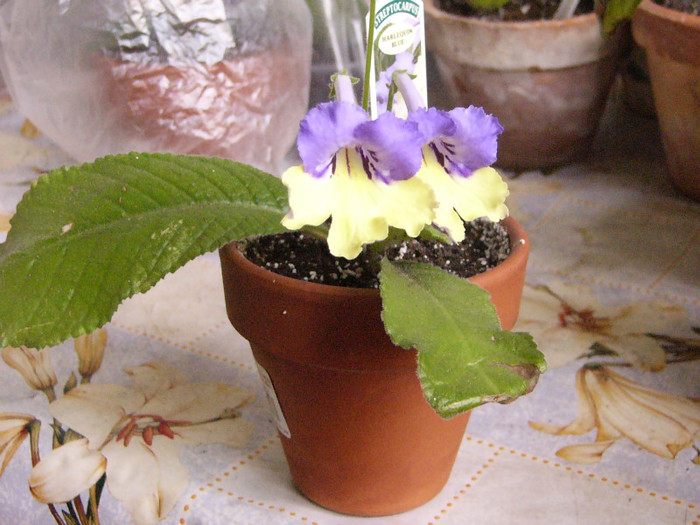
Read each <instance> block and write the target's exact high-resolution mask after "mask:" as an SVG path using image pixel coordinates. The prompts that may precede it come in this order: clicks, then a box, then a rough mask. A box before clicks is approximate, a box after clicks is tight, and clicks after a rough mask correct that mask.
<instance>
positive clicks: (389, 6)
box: [367, 0, 428, 118]
mask: <svg viewBox="0 0 700 525" xmlns="http://www.w3.org/2000/svg"><path fill="white" fill-rule="evenodd" d="M424 20H425V19H424V14H423V2H422V0H377V10H376V14H375V17H374V37H373V41H372V42H368V43H367V45H368V46H371V49H372V68H371V73H370V75H371V76H370V79H371V80H370V83H369V107H370V115H371V116H372V118H377V115H380V114H381V113H384V112H385V111H387V107H390V108H391V110H392V112H393V113H395V114H396V115H397V116H399V117H406V115H407V114H408V111H407V109H406V104H405V103H404V101H403V98H402V97H401V94H400V93H399V92H398V91H396V90H395V88H392V87H391V76H392V74H393V73H394V71H406V72H407V73H408V74H409V75H411V77H412V78H413V82H414V84H415V86H416V88H417V89H418V92H419V93H420V94H421V95H422V96H423V100H424V102H425V105H426V107H427V106H428V88H427V81H426V68H425V24H424ZM369 24H370V21H369V20H368V21H367V29H368V34H369V27H370V26H369ZM390 99H391V100H390Z"/></svg>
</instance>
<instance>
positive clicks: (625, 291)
mask: <svg viewBox="0 0 700 525" xmlns="http://www.w3.org/2000/svg"><path fill="white" fill-rule="evenodd" d="M23 122H24V119H23V117H22V116H21V115H19V114H18V113H17V112H16V110H15V109H14V107H13V106H12V103H11V102H10V101H9V99H7V98H5V99H2V100H0V152H1V153H0V240H2V238H4V232H6V231H7V229H8V227H9V225H8V220H9V217H10V216H11V214H12V213H13V211H14V208H15V205H16V203H17V202H18V200H19V199H20V197H21V195H22V193H23V192H24V191H25V190H26V189H27V188H28V185H29V183H30V182H31V180H33V179H34V178H36V177H37V176H38V173H40V172H42V171H45V170H47V169H50V168H53V167H56V166H59V165H61V164H63V163H70V162H71V160H70V158H68V157H67V156H66V155H65V154H63V153H62V152H61V151H59V150H58V149H57V148H56V147H55V146H54V145H53V144H52V143H51V141H49V140H48V139H47V138H46V137H43V136H39V137H34V138H31V137H25V136H22V134H21V133H20V129H21V127H22V124H23ZM505 175H506V176H509V177H510V180H509V184H510V187H511V195H510V197H509V200H508V204H509V207H510V210H511V213H512V215H513V216H515V217H516V218H518V219H519V220H520V221H521V222H522V223H523V225H524V226H525V228H526V229H527V231H528V232H529V235H530V238H531V245H532V254H531V258H530V263H529V267H528V277H527V285H526V290H525V296H524V301H523V306H522V309H521V321H520V322H519V328H521V329H526V330H532V332H533V333H534V334H535V337H536V339H537V341H538V343H539V345H540V347H541V349H542V351H543V352H544V353H545V354H546V356H547V359H548V362H549V364H550V369H549V370H548V371H547V372H546V373H545V374H544V375H543V376H542V378H541V380H540V383H539V385H538V386H537V388H536V389H535V391H534V392H533V393H532V394H531V395H529V396H526V397H524V398H522V399H520V400H518V401H517V402H515V403H512V404H510V405H489V406H484V407H480V408H478V409H476V410H474V411H473V414H472V418H471V421H470V423H469V426H468V428H467V432H466V435H465V437H464V440H463V443H462V446H461V449H460V452H459V455H458V458H457V462H456V464H455V467H454V470H453V473H452V476H451V477H450V479H449V482H448V483H447V485H446V487H445V488H444V490H443V491H442V492H441V493H440V494H439V495H438V496H437V497H435V498H434V499H433V500H432V501H430V502H429V503H427V504H425V505H424V506H422V507H420V508H418V509H415V510H412V511H410V512H407V513H404V514H401V515H397V516H392V517H388V518H356V517H350V516H344V515H339V514H335V513H333V512H329V511H327V510H324V509H322V508H320V507H318V506H316V505H314V504H313V503H310V502H309V501H307V500H306V499H305V498H304V497H302V496H301V495H300V494H299V493H298V492H297V491H296V490H295V488H294V486H293V485H292V483H291V481H290V476H289V471H288V469H287V466H286V464H285V460H284V457H283V454H282V450H281V446H280V441H279V439H278V437H277V431H276V428H275V425H274V423H273V420H272V418H271V417H270V415H269V414H270V412H269V411H268V407H267V405H266V398H265V394H264V392H263V389H262V386H261V383H260V381H259V378H258V375H257V371H256V368H255V364H254V361H253V359H252V357H251V354H250V351H249V348H248V344H247V342H246V341H245V340H243V339H242V338H241V337H240V336H239V335H238V334H237V333H236V332H235V331H234V330H233V329H232V328H231V326H230V325H229V323H228V321H227V319H226V314H225V310H224V303H223V294H222V290H221V283H220V275H219V267H218V264H219V263H218V260H217V258H216V256H215V255H214V254H207V255H205V256H202V257H200V258H198V259H196V260H195V261H193V262H191V263H190V264H188V265H187V266H185V267H184V268H182V269H181V270H179V271H178V272H176V273H175V274H173V275H171V276H169V277H167V278H166V279H165V280H164V281H162V282H161V283H159V284H158V285H157V286H156V287H155V288H154V289H152V290H151V291H149V292H148V293H146V294H143V295H140V296H137V297H134V298H132V299H130V300H128V301H127V302H126V303H124V304H123V305H122V307H121V308H120V309H119V311H118V312H117V313H116V315H115V316H114V318H113V320H112V322H110V323H109V324H108V325H107V327H106V329H107V332H108V341H107V349H106V351H105V359H104V363H103V365H102V367H101V369H100V370H99V372H98V373H97V374H96V375H95V376H94V377H93V382H98V383H119V384H123V385H130V384H131V382H130V378H129V377H128V376H127V375H126V374H125V373H124V369H125V368H129V367H134V366H137V365H140V364H143V363H146V362H152V361H162V362H166V363H168V364H169V365H171V366H173V367H175V368H177V369H179V370H180V371H181V372H182V373H183V374H184V376H185V378H186V380H187V381H189V382H207V381H220V382H225V383H229V384H231V385H235V386H239V387H241V388H244V389H246V390H249V391H251V392H253V393H254V394H255V399H254V401H252V402H251V403H250V404H248V405H247V406H245V407H243V408H242V410H241V412H242V416H243V417H244V418H245V419H246V420H247V421H249V422H250V423H251V424H252V434H251V436H250V439H249V440H248V442H247V444H246V445H244V446H238V447H230V446H224V445H220V444H209V445H195V446H183V447H181V449H180V461H181V462H182V465H184V467H185V470H186V471H187V472H188V473H189V477H188V481H187V483H186V489H185V490H184V492H183V493H182V494H181V496H180V497H179V499H178V500H177V502H176V503H175V505H174V507H173V508H172V509H171V510H170V511H169V512H168V513H167V515H166V516H165V517H164V521H165V522H166V523H180V524H216V523H236V524H256V525H257V524H260V523H289V524H295V523H296V524H303V523H308V524H312V523H315V524H319V525H334V524H338V525H340V524H346V523H347V524H350V523H360V522H373V521H374V522H377V523H397V524H399V523H401V524H426V525H427V524H431V523H432V524H436V525H437V524H448V523H460V524H461V523H479V524H488V523H498V524H500V523H515V522H517V523H591V524H593V523H595V524H602V523H611V524H612V523H614V524H620V523H666V524H680V523H700V489H699V488H698V487H700V462H699V461H698V459H697V457H698V449H697V448H695V447H696V446H697V445H700V444H699V443H696V442H695V440H696V439H697V438H699V437H700V434H699V433H698V428H699V425H700V405H698V403H697V400H698V399H699V398H700V362H699V361H698V360H699V359H700V353H699V352H698V339H699V338H700V334H698V333H697V332H695V333H694V332H693V331H692V327H693V326H695V327H698V326H700V293H699V291H700V220H699V219H700V206H698V204H697V203H693V202H692V201H690V200H688V199H686V198H684V197H683V196H681V195H680V194H679V193H677V192H676V191H675V190H674V188H673V187H672V185H671V184H670V182H669V179H668V176H667V171H666V168H665V165H664V160H663V153H662V149H661V146H660V141H659V137H658V130H657V127H656V123H655V121H654V120H649V119H645V118H641V117H639V116H636V115H634V114H631V113H629V112H628V111H626V110H625V109H624V107H622V106H621V105H620V104H618V103H616V102H615V100H613V103H611V104H610V105H609V107H608V110H607V112H606V118H605V120H604V122H603V125H602V127H601V130H600V133H599V136H598V139H597V141H596V143H595V146H594V148H593V151H592V153H591V156H590V158H589V159H588V160H587V161H585V162H583V163H577V164H574V165H570V166H567V167H564V168H561V169H558V170H556V171H555V172H553V173H549V174H546V175H545V174H543V173H541V172H539V171H532V172H526V173H522V174H519V175H518V176H517V177H514V176H513V177H511V176H512V175H513V174H509V173H505ZM0 293H2V291H1V290H0ZM554 294H556V297H555V295H554ZM562 302H566V303H567V304H568V305H569V306H570V307H571V308H574V309H577V311H578V312H579V313H582V315H583V316H584V317H585V316H586V315H587V314H586V312H587V311H588V312H591V311H592V315H593V316H594V317H596V318H598V319H600V318H606V322H605V323H604V324H605V327H604V329H601V330H599V331H598V332H596V333H593V334H591V333H590V332H589V333H584V332H581V331H579V330H578V328H577V327H578V325H577V324H576V323H575V322H569V323H567V324H566V326H563V325H562V323H561V317H560V315H559V314H561V313H562ZM570 321H572V319H570ZM573 321H575V320H573ZM599 328H600V327H599ZM650 332H653V333H655V334H660V335H664V336H672V337H677V338H681V339H676V340H675V343H676V344H675V345H671V344H670V343H669V340H666V343H667V344H666V347H665V349H664V348H663V347H662V346H661V345H659V344H657V343H653V344H651V345H650V344H649V341H650V340H649V338H648V337H646V336H643V335H640V334H645V333H650ZM652 341H657V342H658V341H660V340H659V339H654V340H652ZM593 343H598V345H595V346H594V349H595V348H597V349H600V348H602V346H601V345H605V346H606V347H608V348H613V349H615V350H617V355H613V356H607V355H602V354H601V352H595V351H590V347H591V345H592V344H593ZM51 360H52V363H53V367H54V369H55V371H56V374H57V376H58V378H59V385H62V384H63V382H65V381H66V380H67V379H68V377H69V375H70V373H71V371H74V370H76V367H77V359H76V357H75V352H74V350H73V344H72V342H71V341H68V342H66V343H64V344H62V345H59V346H58V347H56V348H53V349H52V350H51ZM606 362H607V363H608V364H609V365H610V363H624V364H625V365H632V366H606V367H603V368H600V367H595V366H591V365H592V364H595V363H606ZM667 362H668V363H667ZM584 367H585V368H584ZM651 370H653V371H651ZM584 371H586V374H589V375H587V376H585V377H587V381H589V383H590V385H589V387H590V389H593V388H594V386H595V384H598V385H599V387H600V388H599V389H598V390H597V391H596V392H593V393H591V390H590V389H589V390H588V391H587V393H586V394H587V395H590V396H592V397H591V398H595V400H596V405H595V410H596V416H597V419H596V421H597V422H598V424H600V425H603V423H604V422H607V424H609V425H612V427H614V429H615V430H614V432H613V434H614V437H615V439H613V440H611V441H612V442H611V443H606V446H607V445H609V446H608V447H607V448H606V449H605V451H604V453H603V454H602V456H601V455H600V453H599V452H600V451H599V450H598V451H597V450H595V449H594V447H595V441H596V430H595V429H590V430H588V429H584V430H588V431H585V432H584V433H582V434H580V435H556V434H551V433H546V432H543V431H542V430H543V429H542V427H539V430H538V429H536V428H535V427H537V424H536V423H544V424H548V425H561V426H563V425H566V424H567V423H570V422H571V421H573V420H574V419H576V410H577V387H576V383H575V379H576V377H577V373H581V374H583V373H584ZM615 374H619V375H621V376H624V377H625V378H628V379H629V380H630V381H631V382H630V381H625V380H623V379H620V378H619V377H618V376H617V375H615ZM582 377H583V376H582ZM589 383H586V384H587V385H588V384H589ZM0 385H2V386H0V393H1V397H0V412H22V413H28V414H32V415H34V416H35V417H37V418H39V419H41V420H42V421H43V423H44V424H43V426H42V428H43V429H44V430H43V431H42V440H41V445H42V447H46V448H44V450H47V449H50V444H49V442H48V439H49V432H48V431H47V430H46V429H48V428H49V427H48V424H49V423H50V415H49V412H48V409H47V400H46V398H45V397H44V396H43V395H41V394H39V393H38V392H35V391H33V390H30V389H29V387H27V385H26V384H25V383H24V381H23V380H22V378H21V377H20V376H19V374H17V373H16V372H15V371H14V370H11V369H10V368H9V367H7V366H6V365H5V364H4V363H2V362H0ZM600 385H602V386H600ZM606 385H607V386H610V385H613V386H615V385H616V388H617V389H618V390H617V391H616V392H618V393H620V392H622V393H621V394H620V395H619V396H617V397H616V395H615V394H614V393H611V390H606ZM587 388H588V387H587ZM635 392H636V393H637V394H639V392H642V393H643V394H640V395H636V394H635ZM669 394H671V395H669ZM635 395H636V397H635ZM620 396H621V397H623V398H625V399H624V401H625V402H623V401H621V397H620ZM660 406H662V407H664V408H663V409H659V407H660ZM679 407H681V408H679ZM681 413H682V415H679V414H681ZM606 418H607V419H606ZM531 422H534V423H535V425H534V426H533V425H531V424H530V423H531ZM546 429H547V428H546V427H545V428H544V430H546ZM550 430H551V429H550ZM684 432H685V434H684ZM679 433H680V434H682V435H684V436H685V438H684V439H685V441H684V442H683V445H682V447H681V450H679V451H678V453H677V455H676V456H675V458H673V459H671V458H669V457H663V455H667V456H669V455H670V453H669V452H668V450H669V448H668V446H667V445H668V443H672V442H673V440H674V439H680V438H678V437H677V436H678V435H679ZM674 436H675V438H674ZM659 443H660V444H661V445H660V448H659V446H656V447H655V446H654V444H656V445H658V444H659ZM436 446H437V445H436ZM671 448H673V447H671ZM44 454H46V452H44ZM581 459H583V460H585V459H587V460H589V462H587V463H580V462H575V461H572V460H577V461H580V460H581ZM591 461H593V462H591ZM30 468H31V467H30V458H29V447H28V444H27V442H26V441H25V442H24V443H23V444H22V445H21V446H20V448H19V449H18V450H17V452H16V454H15V456H14V458H13V459H12V461H11V462H10V464H9V466H8V467H7V469H6V471H5V473H4V475H3V476H2V478H0V523H1V524H8V525H9V524H13V525H14V524H25V523H26V524H44V523H46V524H49V523H54V521H53V519H52V518H51V516H50V514H49V512H48V510H47V508H46V506H43V505H40V504H39V503H37V502H36V501H34V500H33V498H32V497H31V495H30V493H29V491H28V490H27V477H28V475H29V472H30ZM100 516H101V520H102V523H128V522H129V521H130V518H129V515H128V513H127V512H126V511H125V509H124V507H123V506H122V505H121V504H120V503H119V502H118V501H116V500H115V499H114V498H113V497H112V496H111V495H110V494H109V493H107V491H105V495H104V497H103V500H102V502H101V505H100Z"/></svg>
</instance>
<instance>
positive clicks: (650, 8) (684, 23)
mask: <svg viewBox="0 0 700 525" xmlns="http://www.w3.org/2000/svg"><path fill="white" fill-rule="evenodd" d="M632 33H633V36H634V39H635V40H636V42H637V43H638V44H639V45H640V46H641V47H642V48H644V50H645V51H646V58H647V62H648V64H649V73H650V77H651V85H652V90H653V94H654V104H655V106H656V112H657V116H658V119H659V126H660V128H661V137H662V141H663V147H664V151H665V153H666V161H667V165H668V169H669V172H670V175H671V179H672V181H673V183H674V184H675V185H676V187H677V188H678V189H679V190H680V191H682V192H683V193H685V194H686V195H688V196H689V197H691V198H692V199H695V200H700V16H698V15H697V14H691V13H686V12H683V11H679V10H677V9H672V8H669V7H664V6H661V5H658V4H656V3H654V2H652V1H651V0H645V1H643V2H642V3H641V4H640V5H639V7H638V8H637V10H636V11H635V13H634V17H633V18H632Z"/></svg>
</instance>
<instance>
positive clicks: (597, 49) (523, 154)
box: [425, 0, 629, 169]
mask: <svg viewBox="0 0 700 525" xmlns="http://www.w3.org/2000/svg"><path fill="white" fill-rule="evenodd" d="M436 4H437V0H426V2H425V14H426V35H427V38H426V42H428V45H429V51H431V52H432V53H433V55H434V57H435V60H436V63H437V67H438V71H439V72H440V76H441V79H442V81H443V83H444V84H445V85H446V88H447V90H448V92H449V95H450V97H451V99H452V102H453V103H454V105H459V106H465V107H466V106H469V105H475V106H482V107H483V108H484V109H485V110H486V111H487V112H488V113H491V114H493V115H495V116H496V117H498V119H499V121H500V122H501V124H502V125H503V127H504V128H505V131H504V132H503V134H502V135H501V136H500V137H499V143H498V161H497V164H498V165H500V166H503V167H507V168H512V169H528V168H551V167H554V166H558V165H562V164H566V163H569V162H572V161H575V160H578V159H581V158H583V157H585V156H586V155H587V153H588V151H589V149H590V145H591V143H592V141H593V138H594V136H595V133H596V130H597V128H598V123H599V121H600V117H601V115H602V112H603V108H604V106H605V102H606V99H607V97H608V93H609V91H610V87H611V86H612V83H613V80H614V79H615V73H616V70H617V67H618V63H619V61H620V58H621V57H622V54H623V52H624V50H625V47H626V42H628V41H629V32H628V31H618V32H616V33H615V35H613V36H612V37H610V38H607V39H604V38H603V37H602V36H601V28H600V24H599V22H598V19H597V17H596V15H595V14H588V15H580V16H575V17H573V18H570V19H567V20H545V21H533V22H491V21H486V20H481V19H477V18H471V17H463V16H457V15H453V14H449V13H446V12H444V11H442V10H440V9H439V8H438V7H437V6H436Z"/></svg>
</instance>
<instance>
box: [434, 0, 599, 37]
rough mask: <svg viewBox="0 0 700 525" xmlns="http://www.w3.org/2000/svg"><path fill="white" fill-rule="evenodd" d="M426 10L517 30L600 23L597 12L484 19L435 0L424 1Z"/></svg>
mask: <svg viewBox="0 0 700 525" xmlns="http://www.w3.org/2000/svg"><path fill="white" fill-rule="evenodd" d="M424 8H425V11H426V12H428V13H429V14H430V15H431V16H433V17H434V18H444V19H446V20H452V21H459V22H461V23H466V24H470V25H475V26H483V27H503V28H505V27H507V28H510V29H515V30H518V29H519V30H528V31H531V30H533V29H540V28H547V29H549V28H555V27H559V26H577V25H578V26H585V25H589V24H590V23H591V22H592V21H595V22H596V23H598V16H597V15H596V14H595V12H592V13H586V14H582V15H575V16H572V17H571V18H565V19H563V20H523V21H502V20H484V19H482V18H477V17H470V16H461V15H456V14H453V13H448V12H447V11H443V10H442V9H440V8H439V7H437V6H436V5H435V0H425V3H424Z"/></svg>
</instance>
